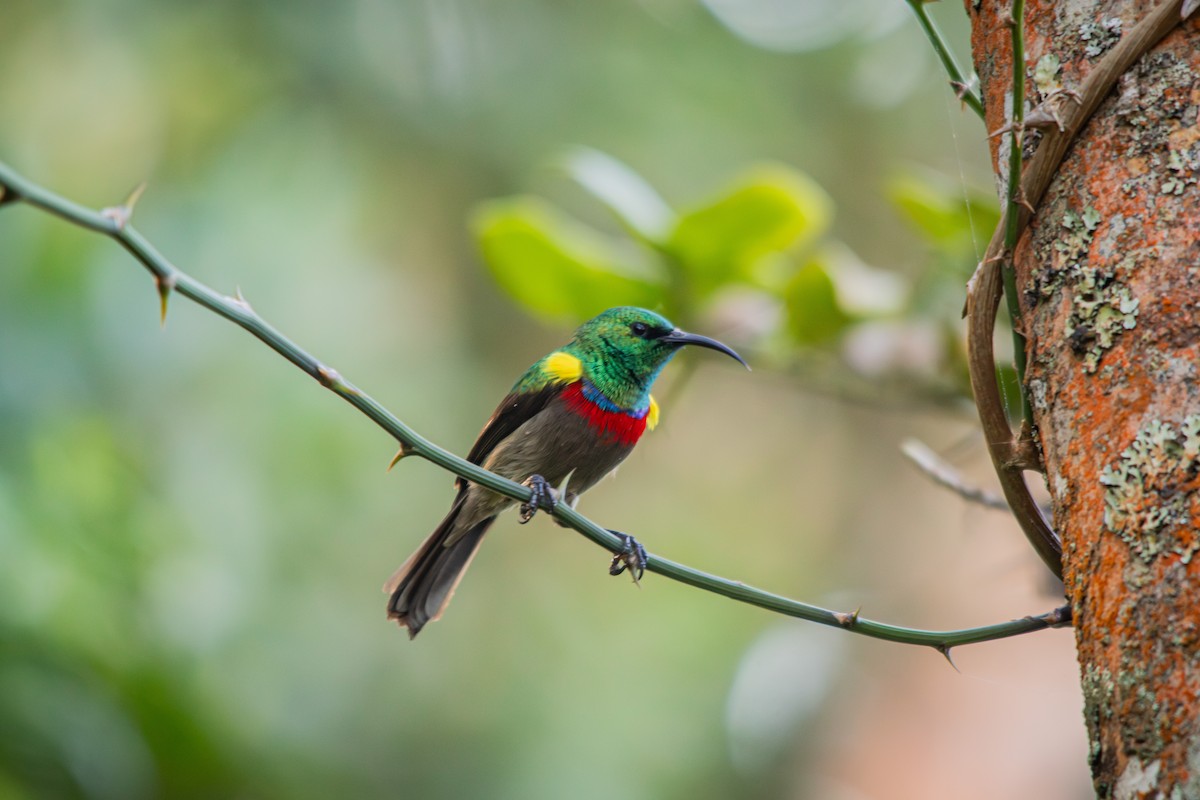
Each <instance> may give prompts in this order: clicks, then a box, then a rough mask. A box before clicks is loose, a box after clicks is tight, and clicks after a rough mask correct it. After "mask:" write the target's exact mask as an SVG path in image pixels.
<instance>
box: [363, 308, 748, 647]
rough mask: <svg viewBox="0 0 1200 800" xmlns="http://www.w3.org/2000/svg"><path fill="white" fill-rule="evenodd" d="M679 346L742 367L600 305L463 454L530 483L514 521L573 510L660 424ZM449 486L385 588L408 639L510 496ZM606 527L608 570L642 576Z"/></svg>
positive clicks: (667, 328) (659, 326)
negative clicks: (427, 530) (666, 374)
mask: <svg viewBox="0 0 1200 800" xmlns="http://www.w3.org/2000/svg"><path fill="white" fill-rule="evenodd" d="M685 345H698V346H700V347H707V348H709V349H711V350H717V351H719V352H721V353H724V354H726V355H727V356H730V357H731V358H734V359H737V360H738V361H739V362H741V364H742V365H743V366H745V367H746V368H747V369H749V365H747V364H746V361H745V360H744V359H743V358H742V357H741V356H739V355H738V354H737V353H736V352H734V351H733V350H732V349H731V348H730V347H728V346H726V345H724V344H722V343H721V342H718V341H717V340H715V339H710V338H708V337H707V336H700V335H699V334H695V333H686V332H684V331H681V330H679V329H678V328H676V327H675V326H674V325H672V324H671V323H670V322H668V321H667V320H666V319H665V318H664V317H662V316H660V315H658V314H655V313H654V312H652V311H646V310H645V309H642V308H634V307H632V306H621V307H618V308H610V309H609V310H607V311H605V312H603V313H602V314H600V315H599V316H596V317H594V318H592V319H590V320H588V321H587V322H585V323H583V324H582V325H580V326H579V329H578V330H576V331H575V335H574V336H573V337H572V338H571V341H570V342H568V343H567V344H566V345H565V346H563V347H562V348H561V349H559V350H555V351H554V352H553V353H550V354H549V355H547V356H546V357H544V358H542V359H541V360H539V361H538V362H536V363H535V364H534V365H533V366H531V367H530V368H529V369H528V370H526V371H525V374H524V375H522V376H521V378H520V380H518V381H517V382H516V384H515V385H514V386H513V388H512V391H510V392H509V393H508V395H507V396H506V397H505V398H504V399H503V400H501V401H500V405H498V406H497V407H496V410H495V412H493V413H492V417H491V419H489V420H488V422H487V424H486V425H484V426H483V431H482V432H481V433H480V434H479V438H478V439H477V440H476V441H475V445H474V446H473V447H472V448H471V452H470V454H468V455H467V460H468V461H470V462H471V463H472V464H478V465H480V466H482V467H483V468H484V469H487V470H490V471H491V472H495V473H497V474H499V475H503V476H504V477H506V478H509V479H511V480H514V481H517V482H518V483H523V484H524V485H526V486H528V487H530V489H531V490H532V492H533V496H532V499H531V500H530V501H529V502H528V503H526V504H523V505H522V507H521V521H522V522H526V521H528V520H529V518H530V517H532V516H533V514H534V513H535V512H536V511H537V509H538V508H539V507H541V508H543V509H551V510H552V509H553V507H554V504H555V503H556V502H559V501H564V502H566V503H568V504H569V505H570V506H571V507H572V508H573V507H574V506H575V503H576V501H577V500H578V498H579V495H581V494H583V493H584V492H586V491H587V490H588V489H590V488H591V487H592V486H594V485H595V484H596V482H597V481H599V480H600V479H601V478H603V477H604V476H605V475H607V474H608V473H610V472H612V471H613V470H614V469H616V467H617V465H618V464H620V463H621V462H622V461H624V460H625V457H626V456H627V455H629V453H630V451H631V450H633V446H634V445H635V444H637V442H638V439H640V438H641V436H642V434H643V433H645V431H646V430H647V429H651V430H653V428H654V426H655V425H657V424H658V414H659V410H658V403H656V402H655V401H654V398H653V397H652V396H651V395H650V387H651V386H652V385H653V384H654V380H655V378H657V377H658V374H659V373H660V372H662V368H663V367H665V366H666V364H667V362H668V361H670V360H671V358H672V356H674V355H675V354H676V353H677V352H679V350H680V348H682V347H684V346H685ZM455 487H456V489H457V494H456V495H455V497H454V502H453V503H452V504H451V505H450V511H449V512H448V513H447V514H446V517H445V519H443V520H442V522H441V524H439V525H438V526H437V528H436V529H434V531H433V533H432V534H430V535H429V538H427V539H426V540H425V541H424V542H422V543H421V546H420V547H418V548H417V550H416V552H414V553H413V554H412V555H411V556H409V557H408V560H407V561H405V562H404V564H402V565H401V566H400V569H398V570H396V573H395V574H394V575H392V577H391V579H390V580H389V581H388V582H387V583H386V584H385V585H384V587H383V590H384V592H386V593H387V594H388V595H390V597H389V599H388V605H387V608H388V618H389V619H394V620H396V622H398V623H399V624H400V627H402V628H407V629H408V636H409V638H410V639H412V638H416V636H417V634H418V633H420V632H421V629H422V628H424V627H425V625H426V623H428V622H431V621H433V620H436V619H438V618H440V617H441V615H442V612H443V611H445V609H446V605H447V604H448V603H449V602H450V598H451V597H452V596H453V595H454V590H455V588H457V586H458V582H459V581H460V580H462V576H463V573H465V572H466V570H467V567H468V566H470V564H471V559H472V558H474V557H475V552H476V551H477V550H478V549H479V544H480V542H482V541H483V535H484V534H485V533H487V530H488V528H490V527H491V525H492V523H493V522H494V521H495V520H496V517H497V515H499V514H500V512H501V511H504V510H505V509H506V508H508V507H509V506H511V505H513V503H514V502H515V501H514V500H512V499H510V498H508V497H505V496H503V495H500V494H496V493H495V492H493V491H491V490H489V489H485V488H484V487H482V486H478V485H476V484H473V483H470V482H468V481H465V480H463V479H462V478H459V479H458V480H457V481H455ZM553 487H560V488H561V489H562V490H563V491H560V492H556V491H555V490H554V488H553ZM560 495H561V496H560ZM613 533H614V534H616V535H618V536H620V537H621V538H622V539H623V540H624V542H625V553H623V554H619V555H618V556H617V557H615V558H614V559H613V564H612V568H611V569H610V572H612V574H614V575H616V574H620V572H621V571H623V569H624V568H625V567H626V566H628V567H629V569H630V571H631V572H632V573H633V574H634V575H635V576H640V573H641V570H642V569H643V568H644V567H645V566H646V552H645V550H643V549H642V547H641V545H639V544H638V543H637V542H636V541H635V540H634V539H633V538H632V537H630V536H627V535H625V534H622V533H619V532H617V531H613Z"/></svg>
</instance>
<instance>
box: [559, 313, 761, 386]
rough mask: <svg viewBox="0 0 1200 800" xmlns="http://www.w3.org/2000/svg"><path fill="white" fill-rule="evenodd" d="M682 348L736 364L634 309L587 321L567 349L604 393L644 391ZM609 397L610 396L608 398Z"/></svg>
mask: <svg viewBox="0 0 1200 800" xmlns="http://www.w3.org/2000/svg"><path fill="white" fill-rule="evenodd" d="M687 345H696V346H698V347H707V348H709V349H710V350H716V351H718V352H721V353H724V354H725V355H727V356H729V357H730V358H733V359H736V360H737V361H739V362H741V364H742V365H743V366H746V367H747V369H749V365H747V364H746V362H745V360H744V359H743V358H742V357H741V356H739V355H738V354H737V353H736V352H734V351H733V349H732V348H730V347H729V346H727V345H724V344H722V343H721V342H718V341H717V340H716V339H710V338H708V337H707V336H700V335H699V334H695V333H687V332H685V331H681V330H679V328H676V327H675V326H674V325H673V324H671V322H670V321H669V320H667V319H666V318H665V317H663V316H661V315H659V314H655V313H654V312H653V311H647V310H646V309H644V308H636V307H634V306H620V307H617V308H610V309H608V310H607V311H605V312H603V313H602V314H599V315H598V316H595V317H593V318H592V319H590V320H588V321H587V322H585V323H583V324H582V325H580V326H579V329H578V330H576V331H575V337H574V338H573V339H572V341H571V344H570V346H569V349H570V350H571V351H572V352H573V353H574V354H575V355H577V356H578V357H579V358H580V360H581V361H583V363H584V365H585V368H586V369H587V371H588V373H589V375H590V377H591V378H592V380H593V381H594V382H595V383H596V384H597V386H598V387H599V388H600V389H601V391H604V392H605V393H606V394H608V391H607V390H608V389H609V388H617V385H620V384H627V385H628V386H621V387H620V388H634V387H633V385H636V387H637V388H638V389H642V390H647V391H648V390H649V388H650V384H652V383H653V382H654V379H655V378H656V377H658V373H659V371H660V370H662V368H663V366H665V365H666V363H667V362H668V361H670V360H671V357H672V356H674V355H675V354H676V353H677V352H679V350H680V349H681V348H683V347H685V346H687ZM610 396H611V395H610Z"/></svg>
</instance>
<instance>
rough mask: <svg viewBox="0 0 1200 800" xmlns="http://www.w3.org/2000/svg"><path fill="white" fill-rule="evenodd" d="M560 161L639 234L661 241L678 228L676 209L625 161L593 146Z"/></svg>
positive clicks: (577, 149) (649, 239) (630, 229)
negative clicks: (672, 208)
mask: <svg viewBox="0 0 1200 800" xmlns="http://www.w3.org/2000/svg"><path fill="white" fill-rule="evenodd" d="M560 164H561V166H562V168H563V169H564V170H565V171H566V173H567V174H568V175H570V176H571V178H573V179H574V180H575V182H576V183H578V184H579V185H580V186H582V187H583V188H584V189H586V190H587V191H588V193H589V194H591V195H592V196H593V197H595V198H596V199H597V200H599V201H600V202H601V203H603V204H604V205H606V206H607V207H608V208H609V210H610V211H612V212H613V214H615V215H616V216H617V219H618V220H620V221H621V224H623V225H624V226H625V227H626V228H627V229H628V230H629V231H630V232H631V233H632V234H634V235H635V236H638V237H640V238H642V239H645V240H646V241H648V242H653V243H660V242H662V241H663V239H665V238H666V236H667V234H668V233H669V232H670V230H671V228H672V227H674V225H675V212H674V211H672V210H671V208H670V206H668V205H667V203H666V201H664V200H663V199H662V197H660V196H659V194H658V192H656V191H654V188H653V187H652V186H650V184H649V183H647V182H646V180H645V179H644V178H643V177H642V176H641V175H639V174H637V173H636V172H634V171H633V169H631V168H630V167H629V166H628V165H626V164H625V163H624V162H621V161H618V160H617V159H615V158H613V157H612V156H610V155H608V154H607V153H602V152H600V151H599V150H593V149H592V148H590V147H576V148H573V149H571V150H569V151H568V152H567V153H566V154H565V155H564V156H563V157H562V158H561V160H560Z"/></svg>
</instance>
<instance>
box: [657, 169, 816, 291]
mask: <svg viewBox="0 0 1200 800" xmlns="http://www.w3.org/2000/svg"><path fill="white" fill-rule="evenodd" d="M832 216H833V202H832V201H831V200H830V199H829V196H828V195H827V194H825V191H824V190H823V189H821V187H820V186H818V185H817V184H816V183H815V182H814V181H813V180H812V179H811V178H809V177H808V176H806V175H804V174H802V173H800V172H796V171H795V170H792V169H789V168H788V167H784V166H765V167H759V168H758V169H755V170H753V171H752V172H750V173H749V174H748V175H746V176H744V177H743V178H742V179H741V180H739V181H737V182H736V183H735V184H734V185H733V186H732V187H731V188H730V189H729V190H728V191H726V192H725V193H723V194H722V195H721V196H720V197H718V198H717V199H716V200H713V201H712V202H710V203H708V204H707V205H704V206H701V207H700V208H697V209H695V210H693V211H690V212H688V213H686V214H684V215H682V216H681V217H680V219H679V222H678V224H677V225H676V226H675V230H674V231H673V232H672V233H671V237H670V240H669V242H668V247H669V250H670V252H671V253H672V254H673V255H674V256H675V258H676V260H677V261H678V263H679V265H680V267H681V268H682V269H683V271H684V272H685V273H686V274H687V275H688V277H689V278H690V279H692V280H693V281H694V283H695V284H696V287H697V288H698V289H699V290H701V291H702V292H703V291H711V290H713V289H716V288H719V287H720V286H722V285H724V284H728V283H736V282H750V283H757V282H761V281H759V280H758V277H759V276H757V275H756V273H755V267H756V266H757V265H758V263H759V262H760V261H761V260H762V259H763V258H764V256H768V255H771V254H774V253H778V252H780V251H782V250H786V249H789V248H796V247H801V246H803V245H807V244H810V243H811V242H813V241H814V240H815V239H816V238H817V237H819V236H820V235H821V234H822V233H824V232H825V231H826V229H828V227H829V222H830V219H831V217H832Z"/></svg>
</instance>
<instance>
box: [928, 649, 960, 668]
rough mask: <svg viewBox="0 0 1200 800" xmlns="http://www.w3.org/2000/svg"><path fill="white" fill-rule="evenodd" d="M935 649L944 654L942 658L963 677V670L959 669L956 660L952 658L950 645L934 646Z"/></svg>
mask: <svg viewBox="0 0 1200 800" xmlns="http://www.w3.org/2000/svg"><path fill="white" fill-rule="evenodd" d="M934 649H935V650H937V651H938V652H939V653H941V654H942V658H944V659H946V663H947V664H949V665H950V666H951V667H953V668H954V671H955V672H957V673H958V674H959V675H962V670H961V669H959V668H958V665H957V664H955V663H954V659H953V658H951V657H950V645H948V644H939V645H934Z"/></svg>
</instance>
